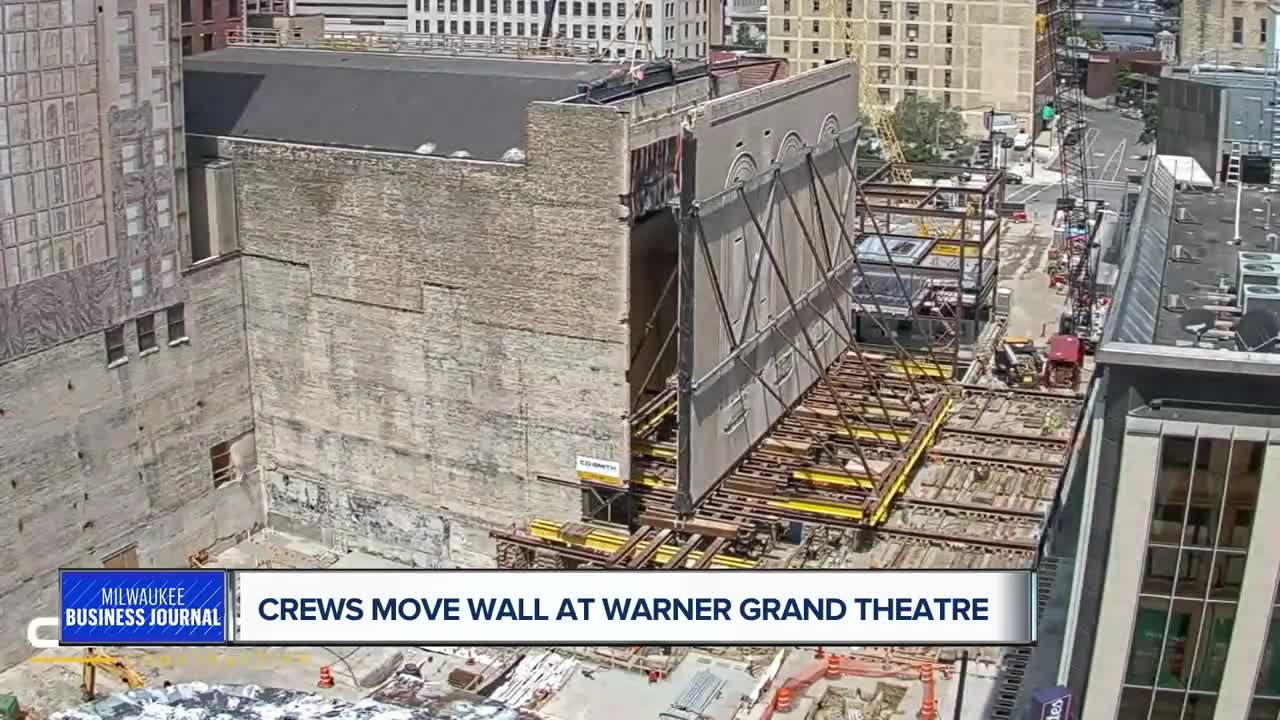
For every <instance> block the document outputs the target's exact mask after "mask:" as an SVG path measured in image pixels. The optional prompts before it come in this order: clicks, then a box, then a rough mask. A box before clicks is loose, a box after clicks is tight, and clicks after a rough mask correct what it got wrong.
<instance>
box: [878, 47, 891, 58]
mask: <svg viewBox="0 0 1280 720" xmlns="http://www.w3.org/2000/svg"><path fill="white" fill-rule="evenodd" d="M876 57H878V58H880V59H881V60H891V59H893V47H892V46H890V45H880V46H878V47H877V48H876Z"/></svg>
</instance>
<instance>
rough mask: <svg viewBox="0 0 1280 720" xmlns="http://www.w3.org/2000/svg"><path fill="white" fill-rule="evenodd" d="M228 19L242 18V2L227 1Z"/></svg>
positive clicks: (238, 0) (237, 0)
mask: <svg viewBox="0 0 1280 720" xmlns="http://www.w3.org/2000/svg"><path fill="white" fill-rule="evenodd" d="M227 17H229V18H238V17H240V0H227Z"/></svg>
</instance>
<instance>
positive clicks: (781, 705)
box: [774, 686, 791, 712]
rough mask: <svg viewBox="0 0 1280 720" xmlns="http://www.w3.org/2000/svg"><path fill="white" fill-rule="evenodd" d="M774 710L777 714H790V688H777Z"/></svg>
mask: <svg viewBox="0 0 1280 720" xmlns="http://www.w3.org/2000/svg"><path fill="white" fill-rule="evenodd" d="M774 709H775V710H777V711H778V712H791V688H789V687H786V686H783V687H780V688H778V695H777V697H776V698H775V700H774Z"/></svg>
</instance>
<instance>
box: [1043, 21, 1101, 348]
mask: <svg viewBox="0 0 1280 720" xmlns="http://www.w3.org/2000/svg"><path fill="white" fill-rule="evenodd" d="M1075 15H1076V10H1075V2H1074V0H1058V3H1057V7H1056V8H1054V10H1053V11H1052V13H1051V14H1050V15H1049V17H1048V19H1047V23H1045V24H1046V25H1047V27H1046V29H1047V31H1048V36H1049V37H1048V41H1049V43H1050V48H1051V50H1052V57H1053V88H1054V90H1053V97H1054V101H1053V109H1054V112H1055V115H1056V117H1055V120H1056V121H1057V122H1058V127H1059V129H1060V130H1059V135H1060V137H1059V139H1058V146H1059V149H1058V158H1059V164H1060V170H1061V172H1062V200H1061V201H1060V202H1059V207H1060V208H1061V209H1062V211H1063V218H1062V220H1063V231H1064V232H1063V235H1064V241H1065V248H1064V249H1065V251H1066V259H1067V272H1066V279H1067V293H1068V311H1067V313H1066V316H1065V317H1064V319H1068V318H1069V321H1070V323H1069V326H1068V327H1063V328H1062V329H1063V330H1064V331H1065V332H1069V333H1071V334H1074V335H1076V336H1077V337H1079V338H1081V340H1083V341H1084V342H1085V343H1086V345H1088V344H1090V343H1091V342H1092V340H1093V335H1094V327H1093V324H1094V309H1095V307H1096V303H1097V297H1096V284H1095V281H1094V274H1095V270H1094V253H1093V238H1092V233H1091V232H1090V228H1089V209H1088V201H1089V166H1088V148H1087V147H1086V143H1085V142H1084V141H1083V140H1084V139H1083V138H1082V137H1074V136H1077V135H1081V134H1083V132H1084V128H1085V110H1084V99H1083V97H1082V93H1081V89H1080V77H1079V75H1080V71H1079V65H1078V64H1077V63H1076V58H1075V54H1074V52H1073V50H1074V48H1073V47H1072V45H1073V41H1075V40H1076V37H1077V36H1076V18H1075ZM1064 325H1066V323H1064Z"/></svg>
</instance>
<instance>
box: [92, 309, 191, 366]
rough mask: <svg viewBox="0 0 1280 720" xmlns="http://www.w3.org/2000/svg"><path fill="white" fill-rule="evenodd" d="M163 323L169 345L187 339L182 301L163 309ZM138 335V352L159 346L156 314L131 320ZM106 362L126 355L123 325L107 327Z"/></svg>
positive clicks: (108, 362)
mask: <svg viewBox="0 0 1280 720" xmlns="http://www.w3.org/2000/svg"><path fill="white" fill-rule="evenodd" d="M163 313H164V324H165V327H166V332H167V333H168V338H167V339H168V343H169V345H178V344H180V343H182V342H184V341H186V339H187V320H186V314H185V309H184V308H183V306H182V303H178V304H177V305H171V306H169V307H167V308H165V309H164V311H163ZM133 323H134V329H135V331H136V334H137V336H138V352H139V353H145V352H147V351H148V350H154V349H156V348H157V347H159V346H160V343H159V340H158V338H157V336H156V314H155V313H147V314H146V315H142V316H140V317H138V318H137V319H136V320H134V321H133ZM105 338H106V345H107V364H108V365H113V364H116V363H119V362H120V361H122V360H124V359H125V358H127V357H128V352H127V351H126V349H125V342H124V325H117V326H115V327H113V328H107V331H106V333H105Z"/></svg>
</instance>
